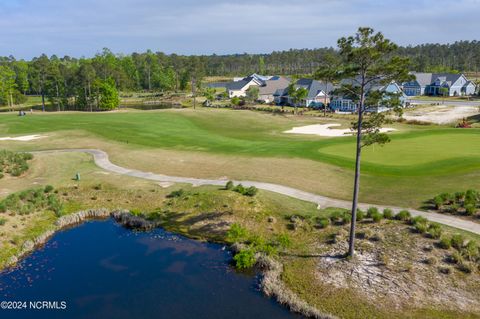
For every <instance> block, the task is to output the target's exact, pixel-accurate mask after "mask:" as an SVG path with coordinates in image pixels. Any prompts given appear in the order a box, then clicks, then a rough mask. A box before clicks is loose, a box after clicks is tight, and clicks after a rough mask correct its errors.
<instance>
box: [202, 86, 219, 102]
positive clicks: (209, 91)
mask: <svg viewBox="0 0 480 319" xmlns="http://www.w3.org/2000/svg"><path fill="white" fill-rule="evenodd" d="M215 92H216V91H215V89H214V88H205V89H204V90H203V96H204V97H205V99H206V102H207V104H210V103H211V102H213V100H215Z"/></svg>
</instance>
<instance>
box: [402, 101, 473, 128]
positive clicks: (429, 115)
mask: <svg viewBox="0 0 480 319" xmlns="http://www.w3.org/2000/svg"><path fill="white" fill-rule="evenodd" d="M478 113H480V112H479V109H478V107H477V106H468V105H464V106H449V105H437V106H431V107H423V108H419V109H417V110H413V111H410V112H408V111H407V112H406V113H405V114H404V115H403V117H404V118H405V119H407V120H409V121H410V120H416V121H422V122H430V123H436V124H448V123H452V122H457V121H459V120H461V119H463V118H464V117H469V116H472V115H475V114H478Z"/></svg>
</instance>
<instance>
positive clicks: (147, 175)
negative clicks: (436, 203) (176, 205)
mask: <svg viewBox="0 0 480 319" xmlns="http://www.w3.org/2000/svg"><path fill="white" fill-rule="evenodd" d="M72 152H73V153H87V154H91V155H92V156H93V159H94V162H95V164H96V165H97V166H98V167H100V168H102V169H104V170H106V171H109V172H113V173H117V174H121V175H127V176H131V177H137V178H143V179H147V180H152V181H157V182H171V183H187V184H192V185H196V186H199V185H217V186H224V185H225V183H226V182H227V179H201V178H189V177H179V176H168V175H162V174H155V173H151V172H143V171H139V170H135V169H129V168H125V167H121V166H118V165H115V164H113V163H112V162H110V160H109V159H108V154H107V153H106V152H104V151H102V150H98V149H60V150H46V151H37V152H32V153H40V154H41V153H72ZM233 182H234V183H241V184H243V185H244V186H255V187H257V188H259V189H263V190H266V191H270V192H275V193H278V194H282V195H286V196H290V197H293V198H297V199H300V200H304V201H307V202H312V203H315V204H317V205H319V206H320V207H322V208H327V207H339V208H345V209H351V206H352V204H351V202H350V201H346V200H341V199H334V198H330V197H325V196H322V195H317V194H312V193H308V192H305V191H301V190H299V189H295V188H292V187H288V186H283V185H278V184H272V183H263V182H256V181H235V180H233ZM358 206H359V208H360V209H362V210H366V209H368V207H371V206H375V207H378V208H379V209H380V210H383V209H384V208H390V209H392V210H393V212H394V213H397V212H399V211H400V210H402V209H408V210H409V211H410V213H411V214H412V216H423V217H426V218H428V219H429V220H431V221H433V222H437V223H441V224H444V225H448V226H452V227H455V228H459V229H462V230H466V231H469V232H472V233H475V234H480V223H475V222H472V221H468V220H465V219H461V218H458V217H455V216H451V215H443V214H438V213H434V212H426V211H420V210H416V209H410V208H402V207H395V206H385V205H373V204H366V203H359V205H358Z"/></svg>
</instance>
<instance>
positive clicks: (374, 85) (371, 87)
mask: <svg viewBox="0 0 480 319" xmlns="http://www.w3.org/2000/svg"><path fill="white" fill-rule="evenodd" d="M358 83H359V82H358V81H356V80H355V79H343V80H342V81H340V84H341V85H352V86H354V87H357V86H358V85H359V84H358ZM391 85H394V86H395V89H396V91H398V92H401V94H402V95H403V96H405V93H404V92H403V90H402V88H401V87H400V86H399V85H398V84H397V82H395V81H392V82H390V83H387V84H383V83H380V82H370V83H368V84H367V85H366V87H365V89H366V90H367V91H386V90H387V89H388V88H389V87H390V86H391Z"/></svg>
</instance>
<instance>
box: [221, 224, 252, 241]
mask: <svg viewBox="0 0 480 319" xmlns="http://www.w3.org/2000/svg"><path fill="white" fill-rule="evenodd" d="M247 237H248V232H247V229H245V228H244V227H242V226H240V224H237V223H235V224H232V226H230V229H229V230H228V231H227V236H226V239H227V241H228V242H230V243H237V242H243V241H245V240H246V239H247Z"/></svg>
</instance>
